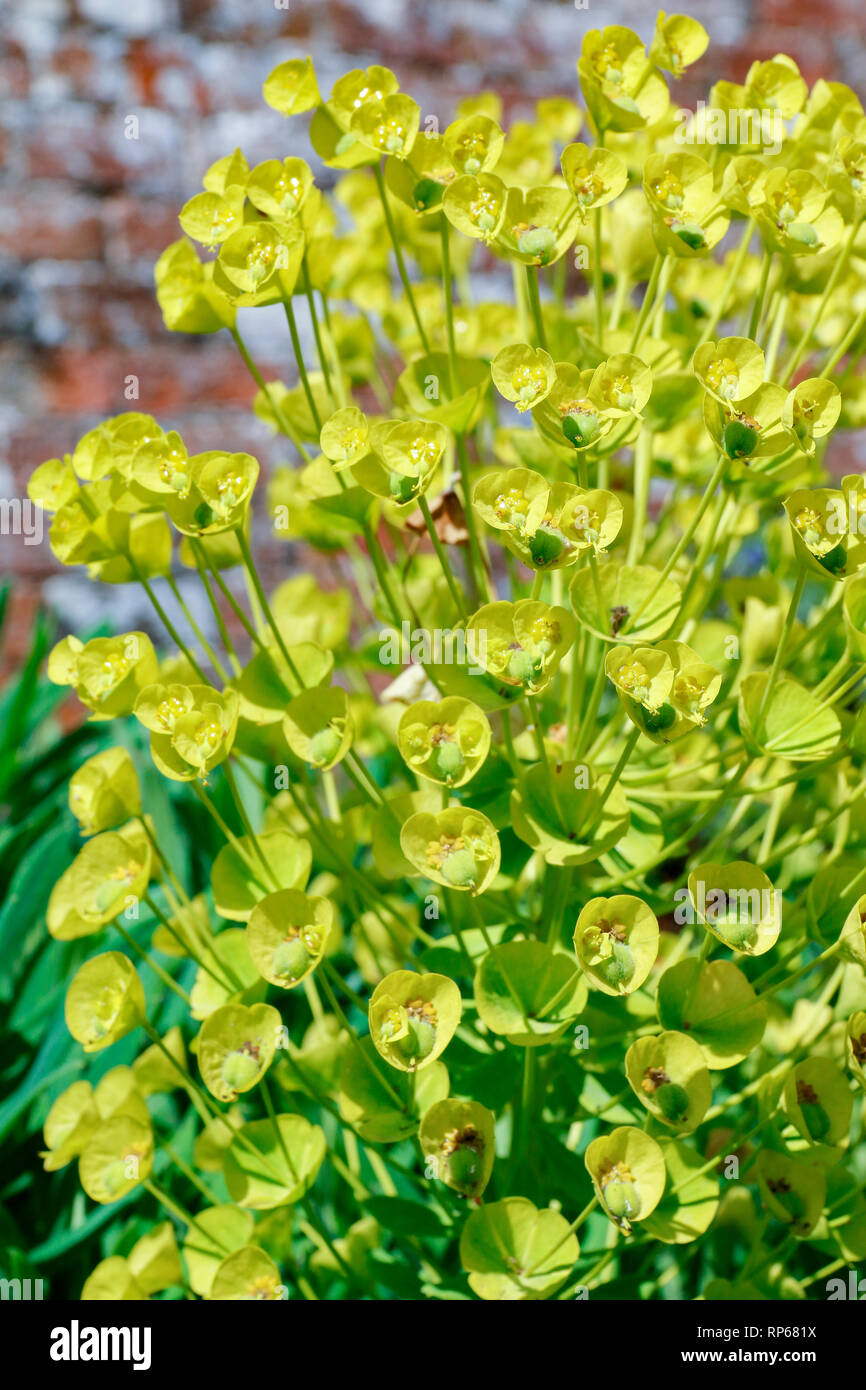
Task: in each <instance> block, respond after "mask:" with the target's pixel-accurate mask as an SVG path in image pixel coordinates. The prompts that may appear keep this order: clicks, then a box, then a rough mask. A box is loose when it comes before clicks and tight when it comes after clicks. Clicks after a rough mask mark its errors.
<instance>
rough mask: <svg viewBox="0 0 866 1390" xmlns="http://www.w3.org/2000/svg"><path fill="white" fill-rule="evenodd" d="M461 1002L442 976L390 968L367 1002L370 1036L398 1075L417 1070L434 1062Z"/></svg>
mask: <svg viewBox="0 0 866 1390" xmlns="http://www.w3.org/2000/svg"><path fill="white" fill-rule="evenodd" d="M462 1009H463V1004H462V1000H461V998H460V990H459V989H458V987H457V985H456V984H455V983H454V981H453V980H450V979H449V978H448V976H447V975H436V974H426V975H419V974H417V972H416V971H414V970H394V971H392V972H391V974H390V975H386V976H385V978H384V980H382V981H380V983H379V984H378V985H377V986H376V988H375V989H374V991H373V994H372V997H371V999H370V1007H369V1015H370V1037H371V1038H372V1040H373V1046H374V1047H375V1049H376V1051H377V1052H378V1053H379V1056H380V1057H384V1059H385V1061H386V1062H387V1063H388V1064H389V1065H390V1066H392V1067H395V1068H396V1069H397V1070H398V1071H405V1072H412V1071H419V1070H420V1069H421V1068H422V1067H429V1066H430V1064H431V1062H435V1061H436V1058H437V1057H439V1056H440V1055H441V1054H442V1053H443V1052H444V1051H445V1048H446V1047H447V1046H448V1044H449V1042H450V1041H451V1039H452V1038H453V1036H454V1034H455V1032H456V1030H457V1025H458V1024H459V1022H460V1015H461V1013H462Z"/></svg>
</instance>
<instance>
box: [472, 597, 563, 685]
mask: <svg viewBox="0 0 866 1390" xmlns="http://www.w3.org/2000/svg"><path fill="white" fill-rule="evenodd" d="M466 630H467V633H471V634H472V635H473V640H474V642H475V644H476V645H475V651H476V655H477V659H478V662H479V664H480V665H481V666H483V667H484V669H485V670H486V671H488V672H489V674H490V675H491V676H493V677H494V678H495V679H496V680H497V681H499V682H500V683H501V684H502V685H504V686H506V687H513V688H520V689H522V690H524V691H526V692H528V693H529V694H531V695H535V694H537V693H538V692H539V691H541V690H544V689H545V687H546V686H548V685H549V684H550V682H551V680H552V679H553V677H554V675H555V674H556V672H557V670H558V669H559V663H560V662H561V660H562V658H563V657H564V656H565V654H566V652H567V651H568V650H569V648H570V647H571V645H572V643H573V641H574V638H575V634H576V632H577V624H576V623H575V620H574V618H573V616H572V614H571V613H569V611H568V609H566V608H559V607H557V606H556V605H553V606H552V605H550V604H547V603H543V602H542V601H541V599H520V600H518V602H517V603H511V602H509V601H508V600H507V599H501V600H499V601H498V602H496V603H487V604H485V605H484V606H483V607H482V608H479V609H477V611H476V612H475V613H473V614H472V616H471V617H470V619H469V622H468V624H467V629H466Z"/></svg>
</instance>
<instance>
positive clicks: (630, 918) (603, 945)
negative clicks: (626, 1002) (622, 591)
mask: <svg viewBox="0 0 866 1390" xmlns="http://www.w3.org/2000/svg"><path fill="white" fill-rule="evenodd" d="M658 946H659V924H658V921H657V920H656V916H655V913H654V912H653V911H652V909H651V908H650V907H649V906H648V905H647V904H646V903H645V902H644V901H643V900H642V899H641V898H636V897H633V896H632V895H631V894H630V893H617V894H615V895H614V896H613V897H611V898H591V899H590V900H589V902H588V903H587V904H586V905H585V906H584V907H583V908H582V909H581V913H580V916H579V917H578V919H577V925H576V927H575V929H574V950H575V954H576V956H577V959H578V962H579V963H580V967H581V969H582V970H583V971H584V972H585V973H586V974H587V975H588V976H589V978H590V980H592V982H593V984H594V985H596V986H597V987H598V989H600V990H601V991H602V993H603V994H611V995H619V994H631V993H632V992H633V991H634V990H636V989H639V988H640V986H641V985H642V984H643V982H644V980H645V979H646V978H647V976H648V975H649V973H650V971H651V970H652V968H653V966H654V965H655V962H656V956H657V955H658Z"/></svg>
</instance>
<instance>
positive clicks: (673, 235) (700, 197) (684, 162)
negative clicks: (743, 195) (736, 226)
mask: <svg viewBox="0 0 866 1390" xmlns="http://www.w3.org/2000/svg"><path fill="white" fill-rule="evenodd" d="M643 189H644V193H645V195H646V198H647V201H648V203H649V205H650V208H651V211H652V226H653V237H654V239H655V243H656V247H657V248H658V250H659V252H660V254H662V255H673V256H676V257H678V258H680V259H688V258H690V257H695V256H706V255H707V254H708V253H709V252H710V251H711V250H712V249H713V247H714V246H716V245H717V244H718V243H719V242H720V241H721V239H722V237H723V236H724V235H725V232H726V231H727V230H728V226H729V224H730V215H729V214H728V212H727V210H726V209H724V208H723V206H722V205H721V204H720V202H719V199H718V198H717V196H716V194H715V191H714V177H713V170H712V166H711V165H710V164H708V163H707V162H706V160H704V159H701V158H700V157H699V156H698V155H695V154H686V153H682V154H667V155H665V154H651V155H650V157H649V159H648V160H647V161H646V164H645V165H644V175H643Z"/></svg>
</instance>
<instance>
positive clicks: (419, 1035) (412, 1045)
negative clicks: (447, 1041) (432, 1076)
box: [397, 1018, 436, 1062]
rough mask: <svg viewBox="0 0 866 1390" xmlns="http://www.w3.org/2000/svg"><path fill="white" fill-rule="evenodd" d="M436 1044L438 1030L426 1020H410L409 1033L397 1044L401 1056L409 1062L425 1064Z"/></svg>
mask: <svg viewBox="0 0 866 1390" xmlns="http://www.w3.org/2000/svg"><path fill="white" fill-rule="evenodd" d="M435 1042H436V1029H435V1028H434V1026H433V1024H432V1023H428V1022H427V1020H426V1019H420V1018H410V1019H409V1032H408V1033H407V1034H406V1036H405V1038H401V1039H400V1040H399V1042H398V1044H397V1046H398V1048H399V1051H400V1054H401V1056H402V1057H404V1058H405V1060H406V1061H407V1062H412V1061H417V1062H423V1061H424V1058H425V1057H429V1056H430V1053H431V1052H432V1051H433V1045H434V1043H435Z"/></svg>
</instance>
